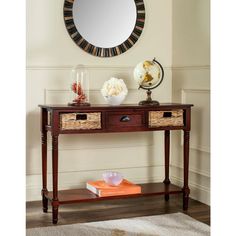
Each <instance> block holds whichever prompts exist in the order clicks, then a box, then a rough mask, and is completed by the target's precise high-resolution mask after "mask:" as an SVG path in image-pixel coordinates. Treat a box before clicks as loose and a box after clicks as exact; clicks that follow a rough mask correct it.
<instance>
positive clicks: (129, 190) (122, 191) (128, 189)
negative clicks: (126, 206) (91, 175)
mask: <svg viewBox="0 0 236 236" xmlns="http://www.w3.org/2000/svg"><path fill="white" fill-rule="evenodd" d="M86 187H87V189H88V190H90V191H91V192H93V193H95V194H96V195H98V196H99V197H110V196H120V195H129V194H139V193H141V186H139V185H136V184H133V183H131V182H129V181H128V180H126V179H123V181H122V182H121V184H119V185H118V186H110V185H108V184H106V182H105V181H104V180H97V181H89V182H87V184H86Z"/></svg>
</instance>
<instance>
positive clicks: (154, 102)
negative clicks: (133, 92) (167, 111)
mask: <svg viewBox="0 0 236 236" xmlns="http://www.w3.org/2000/svg"><path fill="white" fill-rule="evenodd" d="M139 105H140V106H159V105H160V103H159V102H158V101H153V100H152V101H148V100H143V101H140V102H139Z"/></svg>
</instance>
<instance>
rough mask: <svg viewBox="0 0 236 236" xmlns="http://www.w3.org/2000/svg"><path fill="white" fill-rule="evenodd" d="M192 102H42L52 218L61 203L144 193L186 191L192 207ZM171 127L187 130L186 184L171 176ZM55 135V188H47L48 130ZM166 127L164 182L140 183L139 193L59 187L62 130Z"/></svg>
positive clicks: (44, 172) (185, 201)
mask: <svg viewBox="0 0 236 236" xmlns="http://www.w3.org/2000/svg"><path fill="white" fill-rule="evenodd" d="M192 106H193V105H192V104H174V103H171V104H161V105H159V106H138V105H121V106H106V105H91V106H84V107H83V106H81V107H73V106H67V105H39V107H40V108H41V133H42V182H43V188H42V204H43V211H44V212H47V211H48V200H49V201H50V202H51V205H52V222H53V223H54V224H56V223H57V221H58V207H59V205H61V204H70V203H79V202H88V201H98V200H108V199H114V198H127V197H129V198H131V197H140V196H152V195H164V197H165V200H166V201H168V200H169V194H179V193H183V209H184V210H187V209H188V200H189V193H190V189H189V186H188V171H189V170H188V169H189V132H190V125H191V107H192ZM170 130H183V137H184V145H183V159H184V162H183V163H184V164H183V169H184V184H183V188H179V187H178V186H175V185H173V184H171V182H170V179H169V156H170V155H169V153H170ZM48 131H50V132H51V135H52V179H53V191H52V192H49V191H48V189H47V132H48ZM137 131H164V140H165V178H164V181H163V183H145V184H140V185H141V187H142V192H141V193H140V194H135V195H123V196H113V197H98V196H97V195H95V194H93V193H92V192H90V191H89V190H87V189H86V188H84V189H74V190H63V191H58V136H59V135H60V134H83V133H110V132H137Z"/></svg>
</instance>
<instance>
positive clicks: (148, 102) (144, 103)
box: [139, 89, 160, 106]
mask: <svg viewBox="0 0 236 236" xmlns="http://www.w3.org/2000/svg"><path fill="white" fill-rule="evenodd" d="M151 94H152V91H151V90H150V89H148V90H147V99H146V100H143V101H140V102H139V105H141V106H159V105H160V103H159V102H158V101H154V100H152V97H151Z"/></svg>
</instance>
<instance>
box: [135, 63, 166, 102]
mask: <svg viewBox="0 0 236 236" xmlns="http://www.w3.org/2000/svg"><path fill="white" fill-rule="evenodd" d="M163 78H164V70H163V67H162V66H161V64H160V63H159V62H158V61H156V59H155V58H154V59H153V60H152V61H148V60H146V61H142V62H140V63H138V65H137V66H136V67H135V68H134V80H135V81H136V82H137V83H138V84H139V88H142V89H146V90H147V99H146V100H143V101H140V102H139V105H153V106H155V105H160V103H159V102H158V101H154V100H152V98H151V94H152V91H151V90H152V89H154V88H156V87H158V86H159V85H160V84H161V82H162V80H163Z"/></svg>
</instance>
